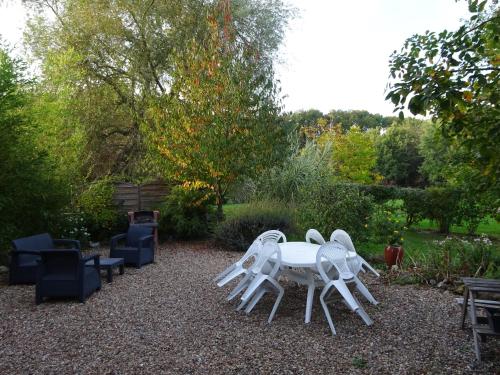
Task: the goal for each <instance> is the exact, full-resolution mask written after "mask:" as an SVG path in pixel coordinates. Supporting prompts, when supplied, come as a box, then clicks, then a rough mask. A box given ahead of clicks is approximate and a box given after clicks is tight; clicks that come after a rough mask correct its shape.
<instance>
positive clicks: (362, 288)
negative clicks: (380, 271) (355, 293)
mask: <svg viewBox="0 0 500 375" xmlns="http://www.w3.org/2000/svg"><path fill="white" fill-rule="evenodd" d="M354 281H355V283H356V289H358V290H359V292H360V293H361V294H362V295H363V296H364V297H365V298H366V299H367V300H368V301H369V302H371V303H372V304H374V305H378V302H377V300H376V299H375V298H373V296H372V294H371V293H370V291H369V290H368V289H367V288H366V286H365V285H364V284H363V283H362V282H361V280H359V279H358V278H357V277H355V278H354Z"/></svg>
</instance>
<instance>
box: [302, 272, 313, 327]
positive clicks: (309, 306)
mask: <svg viewBox="0 0 500 375" xmlns="http://www.w3.org/2000/svg"><path fill="white" fill-rule="evenodd" d="M306 276H307V303H306V318H305V320H304V323H310V322H311V313H312V305H313V298H314V287H315V285H314V277H313V274H312V272H311V271H310V270H306Z"/></svg>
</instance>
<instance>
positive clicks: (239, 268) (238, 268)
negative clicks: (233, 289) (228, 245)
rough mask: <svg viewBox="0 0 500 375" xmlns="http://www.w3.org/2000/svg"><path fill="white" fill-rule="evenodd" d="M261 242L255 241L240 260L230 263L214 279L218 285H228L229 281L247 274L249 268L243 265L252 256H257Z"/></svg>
mask: <svg viewBox="0 0 500 375" xmlns="http://www.w3.org/2000/svg"><path fill="white" fill-rule="evenodd" d="M260 246H261V242H260V241H259V242H257V241H254V242H253V243H252V245H250V247H249V248H248V250H247V252H246V253H245V255H243V257H241V259H240V260H238V261H237V262H236V263H234V264H232V265H230V266H229V267H228V268H226V269H225V270H224V271H222V272H221V273H220V274H219V275H217V277H216V278H215V279H214V281H216V282H217V286H218V287H219V288H220V287H223V286H224V285H226V284H227V283H228V282H230V281H232V280H234V279H236V278H237V277H238V276H240V275H246V274H247V272H248V270H247V269H246V268H244V267H243V265H244V263H245V262H246V261H247V260H249V259H250V258H251V257H256V256H257V253H258V251H259V250H260Z"/></svg>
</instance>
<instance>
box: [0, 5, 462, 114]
mask: <svg viewBox="0 0 500 375" xmlns="http://www.w3.org/2000/svg"><path fill="white" fill-rule="evenodd" d="M285 2H287V3H288V4H290V5H292V6H293V7H295V8H297V9H298V16H297V17H296V18H295V19H294V20H292V22H291V23H290V25H289V29H288V30H287V33H286V36H285V42H284V44H283V46H282V48H281V61H282V62H281V63H280V64H279V65H278V67H277V77H278V79H279V80H280V82H281V88H282V94H283V95H284V96H285V97H284V99H283V104H284V106H285V110H287V111H296V110H307V109H311V108H314V109H319V110H321V111H322V112H325V113H326V112H329V111H330V110H332V109H336V110H354V109H357V110H362V109H364V110H367V111H369V112H372V113H380V114H382V115H391V114H392V110H393V107H392V105H391V104H390V103H389V102H386V101H385V100H384V97H385V95H384V91H385V88H386V85H387V81H388V76H389V64H388V62H389V57H390V55H391V53H392V52H393V51H394V50H399V49H400V48H401V47H402V45H403V43H404V41H405V40H406V38H408V37H410V36H411V35H413V34H415V33H424V32H425V31H426V30H431V31H442V30H444V29H448V30H455V29H457V28H458V27H459V25H460V23H461V22H460V20H461V19H463V18H466V17H467V2H466V1H459V2H458V3H457V2H456V1H455V0H350V1H349V0H285ZM25 21H26V15H25V13H24V11H23V7H22V5H21V1H20V0H17V1H16V0H11V1H7V2H5V1H4V2H2V1H0V35H2V37H3V39H5V40H7V41H8V42H9V43H10V45H11V46H13V47H17V48H18V51H20V50H21V46H22V30H23V27H24V24H25Z"/></svg>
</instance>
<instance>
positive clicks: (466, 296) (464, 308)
mask: <svg viewBox="0 0 500 375" xmlns="http://www.w3.org/2000/svg"><path fill="white" fill-rule="evenodd" d="M468 304H469V288H467V287H465V289H464V301H463V305H462V323H461V324H460V328H462V329H464V325H465V316H466V315H467V307H468V306H467V305H468Z"/></svg>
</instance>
